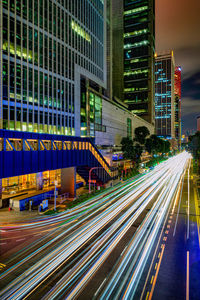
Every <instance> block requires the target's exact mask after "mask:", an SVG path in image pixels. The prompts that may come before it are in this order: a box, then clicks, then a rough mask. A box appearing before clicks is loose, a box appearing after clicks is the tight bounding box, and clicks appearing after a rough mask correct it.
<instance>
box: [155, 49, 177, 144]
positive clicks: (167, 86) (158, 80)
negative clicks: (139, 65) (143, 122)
mask: <svg viewBox="0 0 200 300" xmlns="http://www.w3.org/2000/svg"><path fill="white" fill-rule="evenodd" d="M174 71H175V65H174V55H173V51H169V52H167V53H164V54H159V55H156V62H155V119H156V134H157V135H158V136H160V137H163V138H168V139H172V138H175V130H174V129H175V125H174V124H175V112H174V109H175V105H174Z"/></svg>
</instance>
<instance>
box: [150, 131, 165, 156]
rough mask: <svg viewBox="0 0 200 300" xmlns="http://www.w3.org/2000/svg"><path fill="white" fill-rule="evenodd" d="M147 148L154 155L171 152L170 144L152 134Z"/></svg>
mask: <svg viewBox="0 0 200 300" xmlns="http://www.w3.org/2000/svg"><path fill="white" fill-rule="evenodd" d="M145 148H146V150H147V151H148V152H149V153H152V154H157V153H168V152H169V151H170V142H169V141H165V140H163V139H161V138H159V137H158V136H157V135H155V134H152V135H151V136H150V138H148V139H146V143H145Z"/></svg>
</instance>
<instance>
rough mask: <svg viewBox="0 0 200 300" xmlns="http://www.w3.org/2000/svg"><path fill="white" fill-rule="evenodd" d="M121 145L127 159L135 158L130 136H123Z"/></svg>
mask: <svg viewBox="0 0 200 300" xmlns="http://www.w3.org/2000/svg"><path fill="white" fill-rule="evenodd" d="M121 145H122V152H123V157H124V158H125V159H131V160H133V158H134V147H133V141H132V140H131V139H130V138H129V137H123V138H122V140H121Z"/></svg>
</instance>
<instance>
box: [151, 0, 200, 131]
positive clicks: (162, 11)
mask: <svg viewBox="0 0 200 300" xmlns="http://www.w3.org/2000/svg"><path fill="white" fill-rule="evenodd" d="M199 12H200V1H199V0H190V1H188V0H176V1H174V0H156V51H158V52H159V51H165V50H173V51H174V56H175V63H176V65H180V66H181V68H182V128H183V133H185V132H186V131H188V130H192V129H194V130H195V131H196V127H197V121H196V117H197V116H198V115H200V34H199V29H200V17H199Z"/></svg>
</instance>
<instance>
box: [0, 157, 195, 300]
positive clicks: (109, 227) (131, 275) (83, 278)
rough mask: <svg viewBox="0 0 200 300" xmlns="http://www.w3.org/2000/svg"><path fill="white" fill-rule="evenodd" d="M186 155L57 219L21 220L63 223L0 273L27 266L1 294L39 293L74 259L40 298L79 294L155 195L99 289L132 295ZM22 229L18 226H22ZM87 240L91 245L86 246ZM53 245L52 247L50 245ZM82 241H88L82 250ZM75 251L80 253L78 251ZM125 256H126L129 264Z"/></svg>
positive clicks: (19, 296) (176, 188)
mask: <svg viewBox="0 0 200 300" xmlns="http://www.w3.org/2000/svg"><path fill="white" fill-rule="evenodd" d="M188 157H189V156H188V154H187V153H185V152H184V153H181V154H179V155H177V156H176V157H172V158H170V159H168V160H167V161H166V162H163V163H161V164H159V165H158V166H156V167H155V168H154V170H153V171H152V172H150V173H148V174H145V175H144V176H142V177H139V178H137V179H136V180H135V181H130V182H128V183H127V184H125V185H124V186H120V187H119V188H114V190H112V191H111V193H110V194H105V195H104V196H102V197H98V198H97V199H96V202H95V198H94V199H91V200H90V201H88V202H87V204H82V205H80V206H79V207H77V208H75V209H72V210H70V211H69V212H68V213H64V214H62V215H61V216H59V217H57V218H52V219H48V220H41V221H39V222H34V223H31V224H24V228H29V229H30V228H31V229H34V228H37V227H38V226H39V227H41V226H49V225H50V224H54V225H55V226H58V225H59V224H60V223H61V226H60V227H59V229H58V228H56V229H55V231H54V233H53V234H55V237H53V234H52V237H53V238H52V240H50V241H48V242H47V243H45V244H44V245H42V246H41V247H39V248H37V249H36V250H34V252H31V253H30V254H29V255H28V257H27V258H24V259H22V260H20V261H19V262H18V263H17V264H15V265H14V266H12V267H11V268H9V270H6V271H5V272H4V273H2V275H1V276H0V279H4V280H6V278H7V276H8V275H11V274H12V272H13V271H14V270H15V269H16V268H17V267H19V266H21V267H23V268H24V269H25V272H24V273H21V275H19V276H18V278H16V279H14V280H12V281H11V282H9V283H8V284H7V286H5V288H4V289H3V290H2V291H1V292H0V298H2V299H13V300H14V299H25V298H26V297H28V296H30V295H31V294H32V293H33V292H34V293H35V292H37V291H39V288H40V285H41V284H45V282H46V281H47V279H48V280H51V276H52V278H53V275H54V274H56V273H57V272H58V271H59V270H60V271H61V270H62V268H63V267H64V268H66V267H67V265H70V264H71V260H72V259H73V260H74V262H75V264H74V265H73V266H72V268H71V269H70V270H69V269H68V270H67V271H66V274H65V275H64V276H62V275H61V278H60V279H59V281H58V282H57V284H56V285H55V286H54V287H53V288H52V289H51V290H50V291H49V292H48V293H47V294H46V295H45V297H44V299H54V298H56V299H57V298H59V297H63V295H64V294H65V295H66V294H68V296H67V298H68V299H72V298H74V297H77V296H78V295H79V294H80V292H81V291H82V289H84V287H85V286H86V285H87V284H88V282H89V281H90V279H91V278H92V277H93V276H95V274H96V272H97V270H98V269H99V268H100V267H101V266H103V264H104V262H105V260H106V258H108V257H109V255H111V253H112V250H113V249H114V248H115V247H116V246H117V245H118V243H119V242H120V241H121V239H122V238H123V237H124V235H125V234H126V232H127V231H128V230H129V228H130V227H131V226H132V224H133V223H134V222H135V221H136V219H137V218H138V216H140V215H141V213H142V212H143V211H144V210H145V208H146V207H147V206H148V205H149V204H150V203H151V201H153V200H154V199H155V201H154V204H153V206H152V209H151V210H150V211H149V212H148V213H147V215H146V217H145V219H144V221H143V222H142V224H141V225H140V227H139V228H138V230H137V231H136V233H135V235H134V236H133V239H132V240H131V241H130V243H129V245H128V247H127V248H126V249H125V250H124V252H123V253H122V255H121V256H120V257H119V261H118V263H117V265H116V266H115V267H114V268H113V273H112V276H111V277H108V278H107V280H105V281H104V282H103V284H102V286H101V287H100V288H99V289H98V293H100V292H101V289H102V288H104V286H106V287H105V288H104V292H103V293H105V298H104V299H106V297H107V296H106V295H107V294H106V293H107V292H106V291H107V287H108V286H110V287H111V289H112V291H111V293H114V294H112V295H116V296H117V297H118V296H119V295H120V297H121V296H123V297H124V299H131V298H132V296H131V295H134V292H135V289H136V287H137V285H138V282H139V280H140V277H141V274H142V272H143V269H144V267H145V263H146V260H147V258H148V255H149V253H150V251H151V249H152V247H153V245H154V242H155V239H156V236H157V234H158V231H159V229H160V227H161V226H162V224H163V220H164V217H165V215H166V214H167V211H168V209H169V206H170V205H171V203H172V201H173V200H174V199H175V198H176V199H177V197H178V196H177V195H178V193H180V187H181V185H180V179H181V177H182V175H183V173H184V171H185V168H186V163H187V161H188ZM72 218H73V219H75V220H76V222H74V223H72V224H71V223H69V224H68V223H66V222H71V221H72V220H73V219H72ZM62 222H64V223H62ZM20 228H21V229H22V228H23V226H22V227H21V226H20ZM105 228H106V230H105ZM56 233H58V236H56ZM49 237H50V235H49ZM89 244H91V247H89V246H88V245H89ZM35 245H37V244H35ZM52 245H54V246H53V248H52ZM85 245H87V247H86V248H85V247H84V246H85ZM82 248H83V250H82ZM78 251H79V252H80V251H81V252H80V254H78ZM40 253H41V258H40V259H39V260H38V262H35V263H34V264H33V266H32V267H29V268H27V269H26V262H27V261H28V260H29V259H33V257H36V255H37V256H38V255H40ZM42 253H43V254H42ZM76 253H77V254H76ZM81 253H82V256H81ZM127 253H129V255H128V254H127ZM133 255H134V257H133ZM76 256H77V257H76ZM79 256H80V257H79ZM125 257H126V260H125ZM131 257H132V261H131V262H130V259H131ZM76 258H77V260H76ZM127 260H129V265H128V264H127ZM120 268H121V271H120ZM120 272H122V273H123V274H124V278H121V277H120V274H121V273H120ZM61 274H62V272H61ZM116 274H117V275H116ZM114 278H115V279H116V280H115V281H114ZM120 278H121V280H120ZM129 297H130V298H129ZM102 299H103V298H102ZM116 299H117V298H116Z"/></svg>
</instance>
